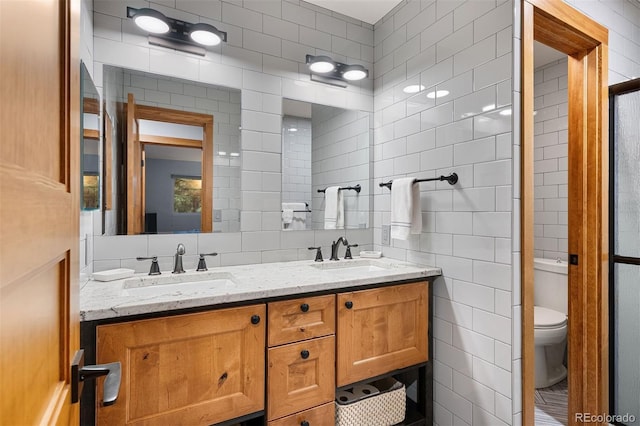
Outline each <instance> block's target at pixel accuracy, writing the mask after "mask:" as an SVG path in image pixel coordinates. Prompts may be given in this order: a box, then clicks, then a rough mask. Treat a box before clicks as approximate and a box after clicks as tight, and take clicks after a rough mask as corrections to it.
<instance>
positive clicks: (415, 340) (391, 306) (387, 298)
mask: <svg viewBox="0 0 640 426" xmlns="http://www.w3.org/2000/svg"><path fill="white" fill-rule="evenodd" d="M427 286H428V283H427V282H420V283H415V284H405V285H396V286H391V287H382V288H376V289H371V290H362V291H356V292H349V293H340V294H338V298H337V302H336V303H337V311H338V330H337V335H338V343H337V344H338V348H337V353H338V359H337V367H336V368H337V385H338V386H339V387H340V386H345V385H348V384H350V383H354V382H357V381H359V380H364V379H367V378H369V377H375V376H378V375H381V374H385V373H388V372H391V371H393V370H397V369H399V368H404V367H408V366H411V365H415V364H419V363H421V362H426V361H427V358H428V336H427V321H428V318H429V315H428V300H429V299H428V293H427V291H428V288H427Z"/></svg>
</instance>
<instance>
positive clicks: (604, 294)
mask: <svg viewBox="0 0 640 426" xmlns="http://www.w3.org/2000/svg"><path fill="white" fill-rule="evenodd" d="M521 24H522V75H521V77H522V98H521V107H522V110H521V114H522V116H521V137H522V150H521V153H522V163H521V185H522V186H521V197H522V199H521V203H522V206H521V280H522V395H523V396H522V405H523V406H522V408H523V416H522V419H523V424H527V425H529V424H533V423H534V396H533V393H534V359H533V357H534V336H533V334H534V318H533V304H534V300H533V276H534V274H533V257H534V255H533V253H534V247H533V241H534V217H533V199H534V194H533V190H534V185H533V163H534V155H533V152H534V151H533V96H534V95H533V72H534V69H533V41H534V40H537V41H540V42H542V43H544V44H547V45H549V46H551V47H553V48H555V49H557V50H559V51H561V52H563V53H566V54H567V55H569V58H568V66H569V72H568V75H569V82H568V93H569V118H568V119H569V123H571V125H570V126H569V153H568V157H569V191H568V192H569V253H572V254H577V255H578V259H579V264H578V265H570V267H569V326H568V365H569V375H568V383H569V404H568V405H569V413H568V414H569V415H568V417H569V418H568V420H569V424H570V425H573V424H576V423H577V422H576V419H575V413H598V414H602V413H607V412H608V411H609V401H608V397H609V391H608V385H609V382H608V325H607V324H608V289H607V277H608V263H607V262H608V200H607V197H606V194H607V190H608V144H607V132H608V112H607V109H608V98H607V81H608V74H607V73H608V68H607V67H608V30H607V29H606V28H604V27H603V26H602V25H600V24H598V23H597V22H595V21H593V20H591V19H589V18H587V17H586V16H584V15H583V14H581V13H580V12H578V11H576V10H575V9H573V8H572V7H571V6H569V5H567V4H566V3H564V2H562V1H561V0H523V3H522V21H521Z"/></svg>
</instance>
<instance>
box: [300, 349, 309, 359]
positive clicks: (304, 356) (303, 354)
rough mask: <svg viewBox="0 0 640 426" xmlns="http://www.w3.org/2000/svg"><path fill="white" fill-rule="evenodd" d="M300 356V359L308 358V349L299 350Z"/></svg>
mask: <svg viewBox="0 0 640 426" xmlns="http://www.w3.org/2000/svg"><path fill="white" fill-rule="evenodd" d="M300 356H301V357H302V359H307V358H309V351H308V350H306V349H305V350H303V351H302V352H300Z"/></svg>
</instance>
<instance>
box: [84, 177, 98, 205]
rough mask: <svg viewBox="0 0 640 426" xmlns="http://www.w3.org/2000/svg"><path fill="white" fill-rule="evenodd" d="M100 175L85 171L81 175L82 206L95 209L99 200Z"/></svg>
mask: <svg viewBox="0 0 640 426" xmlns="http://www.w3.org/2000/svg"><path fill="white" fill-rule="evenodd" d="M99 191H100V177H99V176H98V174H97V173H96V174H93V173H85V174H84V175H83V176H82V208H83V209H97V208H98V207H99V206H98V202H99V201H100V192H99Z"/></svg>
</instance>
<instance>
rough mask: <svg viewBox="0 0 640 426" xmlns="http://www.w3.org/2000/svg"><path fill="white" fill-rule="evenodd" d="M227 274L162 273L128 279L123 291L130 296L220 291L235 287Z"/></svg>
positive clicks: (234, 280) (212, 272)
mask: <svg viewBox="0 0 640 426" xmlns="http://www.w3.org/2000/svg"><path fill="white" fill-rule="evenodd" d="M237 284H238V283H237V281H236V279H235V277H234V276H233V274H231V273H229V272H215V271H204V272H187V273H185V274H171V273H166V272H165V273H163V274H162V275H146V276H140V277H135V278H129V279H127V280H125V281H124V285H123V289H124V290H126V291H127V293H129V294H131V295H167V294H189V293H199V292H209V291H212V290H214V291H220V290H224V289H228V288H233V287H236V286H237Z"/></svg>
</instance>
